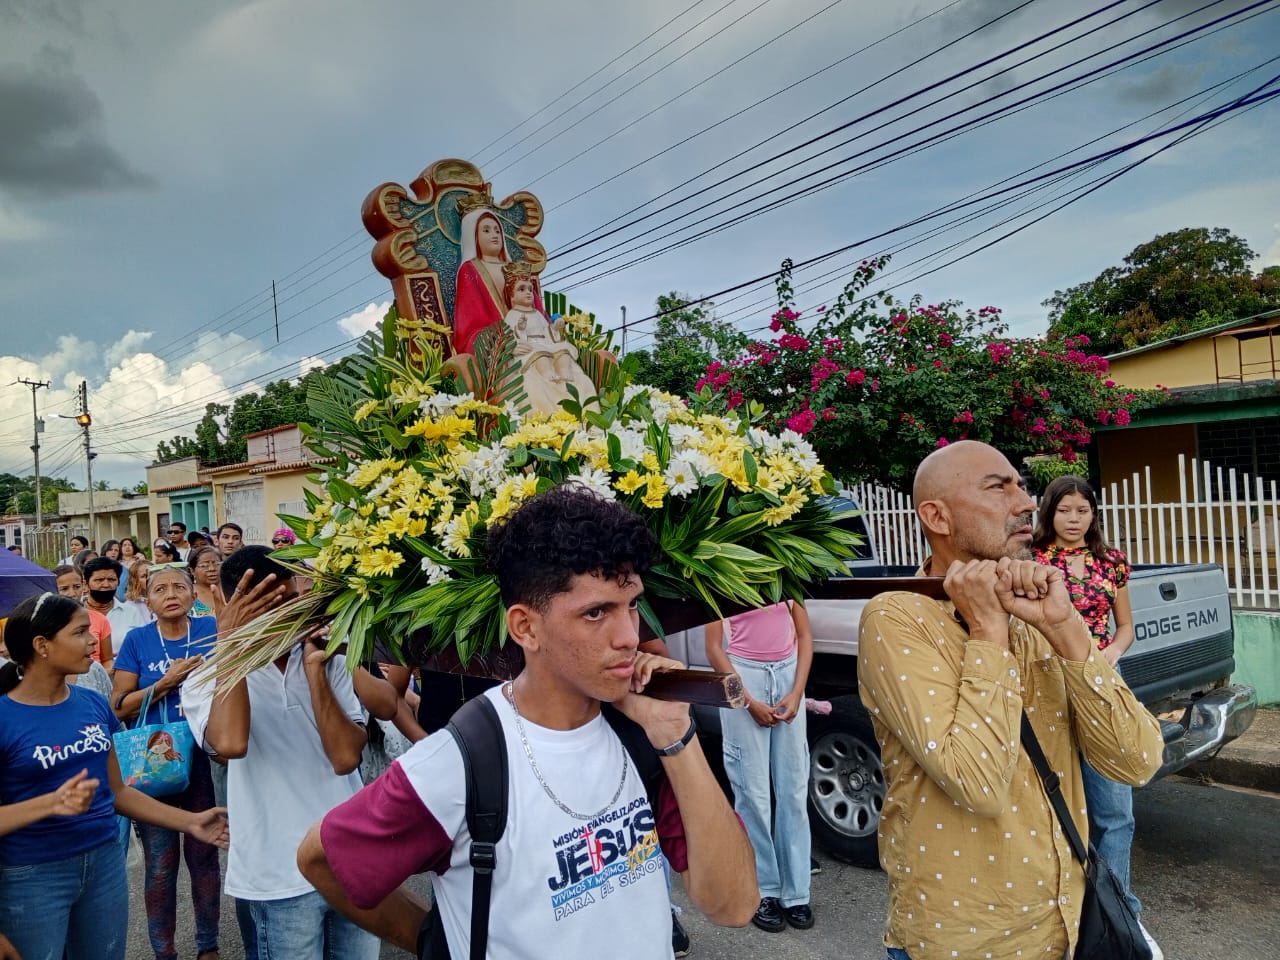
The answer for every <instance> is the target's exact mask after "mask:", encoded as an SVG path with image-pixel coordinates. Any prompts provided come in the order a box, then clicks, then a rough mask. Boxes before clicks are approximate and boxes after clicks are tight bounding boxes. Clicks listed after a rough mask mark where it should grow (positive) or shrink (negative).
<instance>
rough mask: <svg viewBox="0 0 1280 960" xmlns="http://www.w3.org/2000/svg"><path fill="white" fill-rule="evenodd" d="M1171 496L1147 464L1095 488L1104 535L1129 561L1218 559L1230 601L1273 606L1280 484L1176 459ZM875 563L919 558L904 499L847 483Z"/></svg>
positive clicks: (1278, 590)
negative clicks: (1157, 486)
mask: <svg viewBox="0 0 1280 960" xmlns="http://www.w3.org/2000/svg"><path fill="white" fill-rule="evenodd" d="M1177 478H1178V499H1177V500H1175V501H1158V500H1156V499H1155V496H1154V494H1153V487H1152V482H1151V468H1150V467H1147V468H1146V469H1145V470H1144V471H1143V472H1142V473H1140V474H1139V473H1135V474H1133V475H1132V476H1131V477H1129V478H1127V479H1125V480H1124V481H1122V482H1120V483H1112V484H1109V485H1108V486H1107V487H1106V489H1104V490H1100V491H1099V498H1098V499H1099V507H1100V509H1101V513H1102V521H1103V529H1104V530H1105V531H1106V534H1107V538H1108V540H1109V541H1110V542H1111V543H1112V544H1113V545H1114V546H1115V547H1117V548H1118V549H1120V550H1123V551H1124V552H1125V553H1126V554H1127V555H1128V557H1129V560H1130V561H1131V562H1133V563H1157V564H1166V563H1217V564H1221V565H1222V567H1223V569H1224V570H1225V571H1226V574H1227V585H1228V587H1229V588H1230V590H1231V599H1232V603H1233V605H1235V606H1237V607H1255V608H1273V609H1274V608H1280V566H1278V565H1277V556H1278V555H1280V489H1278V488H1277V483H1276V481H1274V480H1270V481H1264V480H1262V479H1261V478H1255V477H1251V476H1250V475H1249V474H1247V473H1243V472H1240V471H1237V470H1235V469H1234V468H1232V469H1225V470H1224V469H1223V468H1222V467H1215V466H1214V465H1213V464H1211V463H1207V462H1204V461H1200V460H1197V459H1194V458H1193V459H1188V458H1187V457H1185V456H1179V457H1178V473H1177ZM852 492H853V494H854V496H856V497H857V499H858V502H859V503H860V504H861V506H862V509H863V510H864V511H865V514H866V522H867V528H868V530H870V531H871V536H872V538H873V539H874V541H875V544H876V549H877V551H878V553H879V556H880V558H881V562H882V563H886V564H891V565H897V564H918V563H920V562H921V560H922V559H923V558H924V555H925V552H926V547H925V542H924V537H923V536H922V535H921V533H920V525H919V523H918V522H917V520H916V515H915V508H914V506H913V504H912V502H911V497H910V496H908V495H907V494H904V493H900V492H899V491H896V490H892V489H889V488H886V487H881V486H878V485H876V484H869V483H864V484H858V485H857V486H855V487H853V488H852Z"/></svg>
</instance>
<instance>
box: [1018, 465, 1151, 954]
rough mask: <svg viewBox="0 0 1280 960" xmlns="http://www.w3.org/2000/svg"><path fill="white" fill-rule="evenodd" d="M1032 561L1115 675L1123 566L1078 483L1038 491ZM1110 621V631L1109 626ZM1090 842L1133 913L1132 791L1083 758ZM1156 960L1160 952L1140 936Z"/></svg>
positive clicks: (1125, 634)
mask: <svg viewBox="0 0 1280 960" xmlns="http://www.w3.org/2000/svg"><path fill="white" fill-rule="evenodd" d="M1032 553H1033V555H1034V557H1035V559H1036V560H1037V561H1038V562H1040V563H1044V564H1048V565H1050V566H1054V567H1057V568H1058V569H1059V570H1061V571H1062V573H1063V575H1064V576H1065V577H1066V580H1067V589H1068V590H1069V591H1070V592H1071V601H1072V603H1074V604H1075V607H1076V609H1077V610H1079V611H1080V616H1081V617H1082V618H1083V619H1084V622H1085V624H1086V625H1087V626H1088V628H1089V632H1090V633H1091V634H1093V639H1094V642H1095V643H1096V644H1097V645H1098V649H1099V650H1101V651H1102V655H1103V656H1104V657H1106V658H1107V661H1108V662H1109V663H1110V664H1111V665H1112V666H1113V667H1114V666H1115V665H1116V662H1117V661H1118V660H1119V659H1120V657H1121V656H1122V655H1123V654H1124V652H1125V651H1126V650H1128V649H1129V647H1130V646H1132V645H1133V608H1132V606H1131V605H1130V603H1129V560H1128V558H1127V557H1125V555H1124V554H1123V553H1121V552H1120V551H1119V550H1115V549H1113V548H1112V547H1110V546H1108V544H1107V541H1106V538H1105V537H1103V535H1102V524H1101V522H1100V521H1099V517H1098V498H1097V497H1096V496H1095V495H1094V492H1093V488H1092V487H1090V486H1089V484H1088V483H1086V482H1085V480H1084V479H1083V478H1081V477H1059V478H1058V479H1056V480H1054V481H1053V482H1052V483H1050V484H1049V486H1048V487H1047V488H1046V489H1045V491H1044V496H1043V497H1042V498H1041V500H1040V511H1039V514H1038V516H1037V522H1036V532H1035V539H1034V541H1033V543H1032ZM1113 615H1114V617H1115V630H1114V632H1113V631H1112V630H1111V619H1112V616H1113ZM1080 772H1081V775H1082V778H1083V780H1084V796H1085V803H1086V805H1087V806H1088V809H1089V840H1090V842H1091V843H1092V844H1093V845H1094V847H1096V848H1097V850H1098V853H1099V854H1100V855H1101V856H1102V858H1103V859H1104V860H1106V861H1107V864H1108V865H1109V866H1110V867H1111V869H1112V870H1113V871H1114V872H1115V874H1116V876H1117V877H1119V878H1120V881H1121V882H1122V883H1123V884H1124V889H1125V895H1126V896H1127V897H1128V898H1129V902H1130V903H1131V904H1132V905H1133V909H1134V912H1135V913H1137V912H1139V911H1140V910H1141V909H1142V904H1141V902H1140V901H1139V900H1138V898H1137V897H1135V896H1134V895H1133V891H1132V889H1131V888H1130V886H1129V851H1130V847H1132V845H1133V829H1134V819H1133V788H1132V787H1130V786H1128V785H1126V784H1122V783H1115V782H1114V781H1111V780H1108V779H1107V778H1106V777H1104V776H1103V775H1102V774H1100V773H1098V772H1097V771H1096V770H1094V769H1093V768H1092V767H1090V766H1089V764H1087V763H1085V762H1084V760H1083V758H1082V759H1081V761H1080ZM1142 932H1143V934H1144V935H1145V936H1146V938H1147V943H1148V944H1150V946H1151V952H1152V955H1153V957H1155V958H1156V960H1163V956H1164V954H1163V953H1162V952H1161V951H1160V947H1159V946H1158V945H1157V944H1156V942H1155V940H1154V939H1152V937H1151V934H1149V933H1147V930H1146V928H1145V927H1144V928H1143V930H1142Z"/></svg>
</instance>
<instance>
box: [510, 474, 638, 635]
mask: <svg viewBox="0 0 1280 960" xmlns="http://www.w3.org/2000/svg"><path fill="white" fill-rule="evenodd" d="M656 547H657V544H656V542H655V540H654V537H653V534H652V533H650V532H649V528H648V527H646V526H645V524H644V521H643V520H642V519H641V518H640V517H639V516H638V515H637V514H635V513H633V512H632V511H631V510H629V509H628V508H627V507H625V506H623V505H622V504H620V503H617V502H615V501H613V500H606V499H604V498H603V497H601V496H599V495H598V494H596V493H594V492H592V491H591V490H589V489H588V488H586V487H584V486H581V485H580V484H575V483H564V484H561V485H560V486H557V487H552V488H551V489H550V490H548V491H547V492H546V493H541V494H539V495H538V496H536V497H533V498H532V499H530V500H528V501H526V502H525V503H524V504H522V505H521V506H520V508H519V509H518V510H516V511H515V513H513V514H511V516H510V517H508V518H507V520H506V521H505V522H504V523H502V524H499V525H497V526H494V527H492V528H491V529H490V530H489V535H488V538H487V540H486V544H485V550H486V553H487V555H488V562H489V568H490V569H491V570H493V572H494V573H496V574H497V576H498V588H499V589H500V590H501V591H502V602H503V604H505V605H506V606H508V607H510V606H511V605H512V604H516V603H524V604H528V605H529V606H531V607H533V608H534V609H535V610H539V611H542V610H545V609H546V607H547V604H548V603H549V602H550V601H551V598H552V597H554V596H555V595H556V594H557V593H565V592H567V591H568V590H569V582H570V581H571V580H572V579H573V578H574V577H575V576H577V575H578V574H582V573H594V574H599V575H600V576H602V577H608V578H610V579H612V578H618V577H625V576H630V575H632V574H634V575H636V576H643V575H644V574H645V573H647V572H648V571H649V568H650V567H652V566H653V554H654V550H655V549H656Z"/></svg>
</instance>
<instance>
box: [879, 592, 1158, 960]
mask: <svg viewBox="0 0 1280 960" xmlns="http://www.w3.org/2000/svg"><path fill="white" fill-rule="evenodd" d="M858 678H859V689H860V694H861V697H862V701H863V703H864V704H866V707H867V709H868V710H869V711H870V713H871V719H872V723H873V725H874V728H875V734H876V738H877V740H879V742H880V750H881V755H882V759H883V762H884V768H885V777H886V780H887V795H886V797H885V803H884V809H883V811H882V814H881V820H880V860H881V863H882V864H883V866H884V869H885V872H886V873H887V874H888V878H889V917H888V921H887V925H886V931H885V943H886V945H887V946H891V947H899V948H901V949H903V950H906V951H907V952H908V953H909V954H910V955H911V958H912V960H955V958H965V960H975V958H976V960H983V958H991V960H1003V958H1019V957H1022V958H1031V957H1049V958H1052V960H1059V958H1061V957H1064V956H1066V955H1067V951H1068V949H1069V948H1070V947H1072V946H1073V945H1074V942H1075V937H1076V931H1077V929H1078V927H1079V919H1080V902H1081V899H1082V896H1083V894H1084V872H1083V869H1082V868H1081V866H1080V864H1079V863H1078V862H1077V861H1076V860H1075V859H1074V857H1073V856H1072V853H1071V847H1070V846H1069V844H1068V843H1067V839H1066V836H1065V835H1064V834H1063V833H1062V831H1061V829H1060V828H1059V826H1058V823H1057V820H1056V818H1055V817H1054V815H1053V810H1052V808H1051V807H1050V806H1049V801H1048V798H1047V797H1046V795H1045V791H1044V788H1043V786H1042V785H1041V783H1040V779H1039V777H1038V776H1037V775H1036V772H1035V769H1034V768H1033V767H1032V765H1031V762H1030V760H1029V759H1028V758H1027V756H1026V754H1025V753H1024V752H1023V750H1022V749H1021V748H1020V744H1019V740H1020V735H1019V729H1020V723H1021V714H1022V711H1023V709H1024V708H1025V709H1026V712H1027V715H1028V716H1029V717H1030V719H1031V724H1032V727H1033V728H1034V729H1035V731H1036V736H1037V738H1038V739H1039V741H1040V744H1041V746H1042V747H1043V748H1044V752H1045V755H1046V756H1047V758H1048V760H1049V763H1050V765H1051V766H1052V767H1053V769H1054V770H1055V771H1057V772H1058V775H1059V776H1060V777H1061V779H1062V790H1063V795H1064V796H1065V798H1066V800H1067V805H1068V807H1069V809H1070V810H1071V811H1072V813H1073V816H1074V818H1075V822H1076V828H1077V829H1078V830H1079V831H1080V832H1081V834H1082V835H1087V833H1088V818H1087V816H1086V814H1085V799H1084V788H1083V786H1082V784H1081V780H1080V764H1079V759H1078V751H1080V750H1083V751H1084V753H1085V755H1086V757H1088V759H1089V762H1090V763H1091V764H1092V765H1093V766H1094V767H1095V769H1097V770H1098V771H1099V772H1101V773H1103V774H1104V775H1106V776H1108V777H1111V778H1112V779H1115V780H1118V781H1122V782H1126V783H1132V784H1135V785H1139V784H1142V783H1146V782H1147V781H1148V780H1149V779H1150V778H1151V777H1152V776H1154V774H1155V772H1156V770H1157V769H1158V768H1159V766H1160V761H1161V757H1162V753H1163V743H1162V740H1161V736H1160V728H1159V725H1158V724H1157V723H1156V721H1155V719H1154V718H1152V716H1151V715H1150V714H1149V713H1147V711H1146V709H1145V708H1144V707H1143V706H1142V705H1141V704H1140V703H1139V702H1138V701H1137V699H1136V698H1135V697H1134V696H1133V694H1132V693H1131V692H1130V691H1129V688H1128V687H1127V686H1125V683H1124V681H1123V680H1122V679H1121V678H1120V675H1119V674H1118V673H1116V671H1115V670H1113V669H1112V668H1111V666H1110V665H1108V664H1107V662H1106V660H1105V659H1103V657H1102V655H1101V654H1100V653H1097V652H1093V653H1092V654H1091V655H1090V657H1089V659H1088V660H1086V661H1084V662H1072V661H1067V660H1063V659H1062V658H1060V657H1058V656H1057V655H1056V654H1055V653H1054V651H1053V649H1052V648H1051V647H1050V646H1049V642H1048V641H1047V640H1046V639H1045V638H1044V637H1043V636H1042V635H1041V634H1040V633H1039V632H1038V631H1036V630H1034V629H1033V628H1031V627H1029V626H1028V625H1027V624H1025V623H1023V622H1022V621H1020V620H1011V621H1010V627H1009V649H1007V650H1006V649H1004V648H1003V647H1001V646H998V645H996V644H992V643H984V642H980V641H970V640H969V637H968V634H967V633H966V631H965V629H964V627H963V626H962V625H961V624H960V622H959V621H958V620H957V619H956V616H955V607H954V606H952V605H951V604H949V603H940V602H938V601H935V600H930V599H927V598H925V597H923V596H920V595H917V594H913V593H886V594H881V595H880V596H878V597H876V598H875V599H873V600H872V601H871V602H870V603H868V604H867V607H866V609H865V610H864V612H863V616H862V624H861V635H860V640H859V660H858Z"/></svg>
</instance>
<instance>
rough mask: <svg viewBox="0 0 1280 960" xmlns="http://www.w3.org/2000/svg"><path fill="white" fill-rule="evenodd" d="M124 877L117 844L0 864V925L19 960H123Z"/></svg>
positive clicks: (125, 923) (126, 890) (126, 902)
mask: <svg viewBox="0 0 1280 960" xmlns="http://www.w3.org/2000/svg"><path fill="white" fill-rule="evenodd" d="M128 926H129V879H128V876H127V875H126V873H125V869H124V853H123V850H122V848H121V846H120V844H118V843H115V842H111V843H104V844H103V845H102V846H100V847H97V848H95V849H93V850H90V851H89V852H87V853H81V854H77V855H76V856H74V857H67V858H66V859H64V860H53V861H51V862H49V863H34V864H29V865H26V866H20V867H0V930H3V931H4V933H5V935H6V936H8V938H9V940H10V942H12V943H13V946H14V948H15V949H16V950H17V951H18V953H19V954H20V955H21V956H22V960H63V958H64V956H65V958H66V960H124V950H125V943H126V940H127V938H128Z"/></svg>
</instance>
